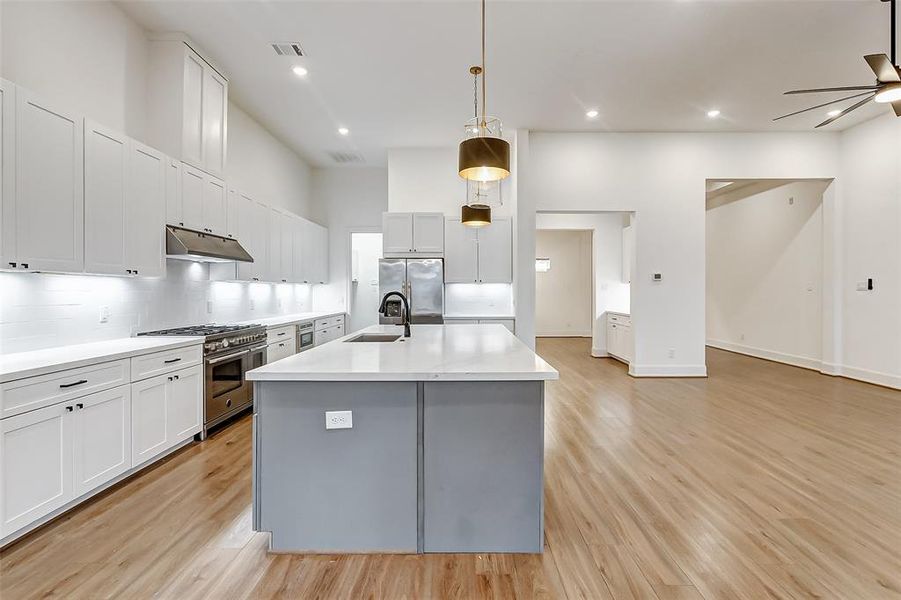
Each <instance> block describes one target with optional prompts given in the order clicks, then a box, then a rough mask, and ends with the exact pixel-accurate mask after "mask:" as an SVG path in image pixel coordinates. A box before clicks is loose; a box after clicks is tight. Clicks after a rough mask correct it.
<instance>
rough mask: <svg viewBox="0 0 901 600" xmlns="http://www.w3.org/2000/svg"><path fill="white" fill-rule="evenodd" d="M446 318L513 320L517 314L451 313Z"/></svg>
mask: <svg viewBox="0 0 901 600" xmlns="http://www.w3.org/2000/svg"><path fill="white" fill-rule="evenodd" d="M444 318H445V319H483V320H486V321H487V320H488V319H493V320H495V319H496V320H499V321H508V320H509V321H513V320H515V319H516V316H515V315H486V314H469V315H464V314H451V315H444Z"/></svg>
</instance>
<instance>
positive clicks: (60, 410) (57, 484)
mask: <svg viewBox="0 0 901 600" xmlns="http://www.w3.org/2000/svg"><path fill="white" fill-rule="evenodd" d="M72 409H73V405H72V404H70V403H67V402H63V403H61V404H55V405H53V406H48V407H46V408H39V409H37V410H33V411H30V412H27V413H23V414H21V415H17V416H15V417H8V418H6V419H2V420H0V472H2V473H3V476H2V477H0V486H2V489H0V517H2V520H0V536H6V535H7V534H10V533H13V532H14V531H16V530H18V529H20V528H22V527H24V526H25V525H28V524H29V523H31V522H32V521H35V520H36V519H40V518H41V517H43V516H44V515H47V514H49V513H51V512H53V511H54V510H56V509H57V508H59V507H60V506H62V505H64V504H65V503H66V502H68V501H69V500H71V499H72V498H73V490H72V467H73V462H72V422H71V419H70V412H71V410H72Z"/></svg>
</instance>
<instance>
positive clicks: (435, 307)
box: [407, 258, 444, 323]
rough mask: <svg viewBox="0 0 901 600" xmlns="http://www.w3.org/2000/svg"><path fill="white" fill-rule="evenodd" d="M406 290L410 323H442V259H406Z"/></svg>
mask: <svg viewBox="0 0 901 600" xmlns="http://www.w3.org/2000/svg"><path fill="white" fill-rule="evenodd" d="M407 292H408V296H409V297H408V301H409V303H410V313H411V315H410V322H411V323H443V322H444V261H443V260H441V259H440V258H417V259H410V260H408V261H407Z"/></svg>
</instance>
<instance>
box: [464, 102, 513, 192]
mask: <svg viewBox="0 0 901 600" xmlns="http://www.w3.org/2000/svg"><path fill="white" fill-rule="evenodd" d="M464 131H465V132H466V136H467V139H465V140H463V141H462V142H460V151H459V155H458V160H457V166H458V171H459V173H460V177H462V178H463V179H468V180H470V181H500V180H501V179H504V178H505V177H507V176H509V175H510V144H509V142H507V140H505V139H503V138H502V137H501V134H502V132H501V122H500V120H499V119H497V118H495V117H480V118H475V119H470V120H469V121H468V122H467V123H466V126H465V128H464Z"/></svg>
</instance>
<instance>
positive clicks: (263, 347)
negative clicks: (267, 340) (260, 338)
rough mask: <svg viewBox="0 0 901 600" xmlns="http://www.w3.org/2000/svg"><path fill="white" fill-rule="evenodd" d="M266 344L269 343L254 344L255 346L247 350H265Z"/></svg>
mask: <svg viewBox="0 0 901 600" xmlns="http://www.w3.org/2000/svg"><path fill="white" fill-rule="evenodd" d="M268 345H269V344H262V345H260V346H255V347H253V348H251V349H250V350H248V352H256V351H257V350H265V349H266V346H268Z"/></svg>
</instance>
